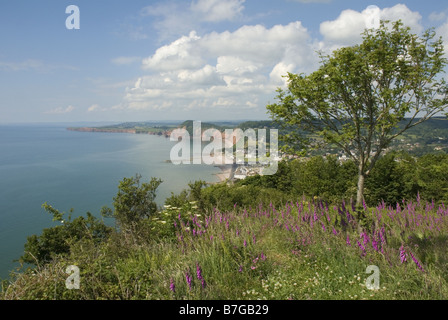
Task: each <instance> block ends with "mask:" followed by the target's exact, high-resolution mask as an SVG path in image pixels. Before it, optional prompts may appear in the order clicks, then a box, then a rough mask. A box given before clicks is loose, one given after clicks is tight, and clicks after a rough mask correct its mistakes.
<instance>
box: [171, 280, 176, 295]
mask: <svg viewBox="0 0 448 320" xmlns="http://www.w3.org/2000/svg"><path fill="white" fill-rule="evenodd" d="M170 290H171V291H173V292H176V286H175V285H174V280H173V279H172V278H171V279H170Z"/></svg>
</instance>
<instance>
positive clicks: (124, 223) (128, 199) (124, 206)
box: [102, 175, 162, 229]
mask: <svg viewBox="0 0 448 320" xmlns="http://www.w3.org/2000/svg"><path fill="white" fill-rule="evenodd" d="M140 180H141V175H136V176H135V177H131V178H124V179H123V180H122V181H120V183H119V185H118V192H117V195H116V196H115V197H114V201H113V206H114V210H113V211H112V210H111V209H109V208H106V207H103V209H102V214H103V215H104V216H112V217H114V218H115V219H116V222H117V223H118V225H119V227H120V228H125V229H126V228H129V227H131V228H133V227H134V226H135V225H136V224H138V223H139V222H140V221H141V220H143V219H145V218H148V217H150V216H151V215H152V214H154V213H156V212H157V204H156V202H155V201H154V199H155V197H156V191H157V188H158V187H159V185H160V184H161V183H162V180H160V179H158V178H151V180H150V182H149V183H141V182H140Z"/></svg>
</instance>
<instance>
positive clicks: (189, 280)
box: [185, 271, 193, 290]
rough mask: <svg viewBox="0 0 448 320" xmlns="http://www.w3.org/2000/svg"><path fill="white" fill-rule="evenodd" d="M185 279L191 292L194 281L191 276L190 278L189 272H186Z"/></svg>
mask: <svg viewBox="0 0 448 320" xmlns="http://www.w3.org/2000/svg"><path fill="white" fill-rule="evenodd" d="M185 279H186V280H187V284H188V287H189V288H190V290H191V281H192V280H193V279H192V278H191V276H190V274H189V273H188V271H187V272H185Z"/></svg>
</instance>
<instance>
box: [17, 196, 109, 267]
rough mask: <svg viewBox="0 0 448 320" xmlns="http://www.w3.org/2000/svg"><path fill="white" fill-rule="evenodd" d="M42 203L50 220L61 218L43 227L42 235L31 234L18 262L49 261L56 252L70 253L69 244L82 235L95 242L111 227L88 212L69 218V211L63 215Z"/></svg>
mask: <svg viewBox="0 0 448 320" xmlns="http://www.w3.org/2000/svg"><path fill="white" fill-rule="evenodd" d="M42 207H43V208H44V209H45V210H46V211H47V212H48V213H50V214H52V215H53V221H57V222H60V223H61V225H57V226H54V227H51V228H46V229H43V231H42V234H41V235H39V236H38V235H32V236H29V237H28V238H27V242H26V243H25V249H24V252H25V253H24V255H23V256H22V257H21V258H20V259H19V260H20V261H21V262H24V263H29V264H34V265H38V264H40V265H42V264H46V263H48V262H49V261H51V260H52V259H53V258H54V257H55V255H64V254H68V253H70V248H71V245H72V244H73V243H75V242H77V241H79V240H81V239H88V240H91V241H92V242H93V244H94V245H98V244H100V243H101V242H103V241H104V240H105V239H107V238H108V237H109V235H110V234H111V232H112V231H113V229H112V228H111V227H108V226H106V225H105V224H104V223H103V222H102V221H100V220H98V219H97V218H96V217H94V216H93V215H92V214H91V213H90V212H87V214H86V215H87V217H82V216H81V217H77V218H75V219H73V220H72V219H71V216H70V215H69V216H68V217H67V218H66V219H65V218H64V215H65V213H63V212H62V213H61V212H60V211H58V210H57V209H55V208H53V207H52V206H51V205H49V204H47V203H44V204H43V205H42Z"/></svg>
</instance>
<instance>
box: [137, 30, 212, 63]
mask: <svg viewBox="0 0 448 320" xmlns="http://www.w3.org/2000/svg"><path fill="white" fill-rule="evenodd" d="M199 39H200V37H198V36H197V35H196V32H194V31H192V32H190V34H189V35H188V36H183V37H181V38H179V39H177V40H176V41H174V42H172V43H171V44H169V45H166V46H163V47H160V48H159V49H157V51H156V52H155V54H154V55H152V56H151V57H149V58H146V59H144V60H143V68H144V69H152V70H158V71H163V70H165V71H167V70H173V69H193V68H197V67H199V66H201V65H202V64H203V62H204V61H203V59H202V58H201V57H200V56H199V52H196V51H197V50H195V48H196V43H197V41H198V40H199Z"/></svg>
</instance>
